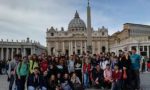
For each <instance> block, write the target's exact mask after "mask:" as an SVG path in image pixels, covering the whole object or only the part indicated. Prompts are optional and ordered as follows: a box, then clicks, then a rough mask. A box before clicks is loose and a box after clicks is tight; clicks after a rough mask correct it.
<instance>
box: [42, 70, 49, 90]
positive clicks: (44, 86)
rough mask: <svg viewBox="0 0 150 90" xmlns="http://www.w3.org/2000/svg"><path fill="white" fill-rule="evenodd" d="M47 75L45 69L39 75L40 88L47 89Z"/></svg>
mask: <svg viewBox="0 0 150 90" xmlns="http://www.w3.org/2000/svg"><path fill="white" fill-rule="evenodd" d="M48 79H49V78H48V76H47V71H44V72H43V74H42V75H41V76H40V89H41V90H48Z"/></svg>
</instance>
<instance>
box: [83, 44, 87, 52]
mask: <svg viewBox="0 0 150 90" xmlns="http://www.w3.org/2000/svg"><path fill="white" fill-rule="evenodd" d="M86 50H87V47H86V41H85V42H84V51H85V53H86Z"/></svg>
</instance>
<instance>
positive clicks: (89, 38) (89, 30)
mask: <svg viewBox="0 0 150 90" xmlns="http://www.w3.org/2000/svg"><path fill="white" fill-rule="evenodd" d="M87 52H88V53H89V54H92V28H91V7H90V2H89V0H88V6H87Z"/></svg>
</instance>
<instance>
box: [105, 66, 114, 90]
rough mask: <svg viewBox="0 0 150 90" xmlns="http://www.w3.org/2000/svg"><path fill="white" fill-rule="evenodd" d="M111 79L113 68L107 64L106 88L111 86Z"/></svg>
mask: <svg viewBox="0 0 150 90" xmlns="http://www.w3.org/2000/svg"><path fill="white" fill-rule="evenodd" d="M111 81H112V70H111V69H110V65H109V64H107V65H106V69H105V70H104V84H105V88H108V89H110V88H111Z"/></svg>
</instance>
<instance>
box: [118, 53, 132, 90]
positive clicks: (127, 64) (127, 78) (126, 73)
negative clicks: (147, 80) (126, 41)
mask: <svg viewBox="0 0 150 90" xmlns="http://www.w3.org/2000/svg"><path fill="white" fill-rule="evenodd" d="M119 64H120V65H119V66H120V67H119V68H120V69H121V70H122V71H123V72H122V88H123V90H127V89H128V90H131V84H132V83H131V80H132V76H131V75H132V74H131V60H130V56H129V54H128V53H127V52H126V53H124V55H123V56H122V58H121V60H120V61H119Z"/></svg>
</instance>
